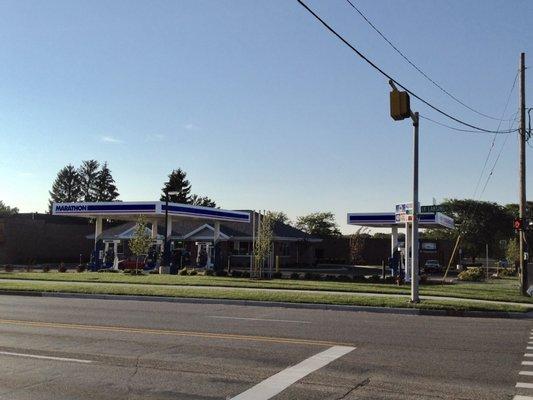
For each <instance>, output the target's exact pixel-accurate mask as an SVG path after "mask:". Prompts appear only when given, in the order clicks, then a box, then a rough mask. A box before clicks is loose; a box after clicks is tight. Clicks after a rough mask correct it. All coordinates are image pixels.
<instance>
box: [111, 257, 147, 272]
mask: <svg viewBox="0 0 533 400" xmlns="http://www.w3.org/2000/svg"><path fill="white" fill-rule="evenodd" d="M144 259H145V258H144V257H142V256H141V257H139V258H137V257H135V256H131V257H128V258H125V259H124V260H120V261H119V262H118V269H136V268H137V269H143V268H144Z"/></svg>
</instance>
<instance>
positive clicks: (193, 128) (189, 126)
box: [184, 124, 200, 131]
mask: <svg viewBox="0 0 533 400" xmlns="http://www.w3.org/2000/svg"><path fill="white" fill-rule="evenodd" d="M184 128H185V129H187V130H188V131H197V130H199V129H200V127H199V126H198V125H195V124H187V125H185V126H184Z"/></svg>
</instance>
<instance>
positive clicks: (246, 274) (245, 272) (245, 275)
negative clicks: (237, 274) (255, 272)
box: [242, 271, 250, 278]
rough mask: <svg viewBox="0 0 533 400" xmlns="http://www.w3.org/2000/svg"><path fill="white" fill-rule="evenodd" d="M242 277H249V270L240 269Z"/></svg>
mask: <svg viewBox="0 0 533 400" xmlns="http://www.w3.org/2000/svg"><path fill="white" fill-rule="evenodd" d="M242 277H243V278H249V277H250V271H242Z"/></svg>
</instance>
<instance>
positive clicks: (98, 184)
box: [94, 162, 119, 201]
mask: <svg viewBox="0 0 533 400" xmlns="http://www.w3.org/2000/svg"><path fill="white" fill-rule="evenodd" d="M94 196H95V201H114V200H115V199H116V198H117V197H118V196H119V193H118V191H117V186H116V185H115V180H114V179H113V176H112V175H111V171H110V170H109V168H108V167H107V162H104V163H103V164H102V169H101V170H100V172H99V173H98V176H97V177H96V181H95V184H94Z"/></svg>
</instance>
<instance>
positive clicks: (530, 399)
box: [513, 395, 533, 400]
mask: <svg viewBox="0 0 533 400" xmlns="http://www.w3.org/2000/svg"><path fill="white" fill-rule="evenodd" d="M513 400H533V396H520V395H516V396H515V397H513Z"/></svg>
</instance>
